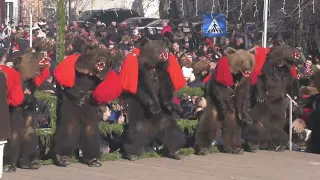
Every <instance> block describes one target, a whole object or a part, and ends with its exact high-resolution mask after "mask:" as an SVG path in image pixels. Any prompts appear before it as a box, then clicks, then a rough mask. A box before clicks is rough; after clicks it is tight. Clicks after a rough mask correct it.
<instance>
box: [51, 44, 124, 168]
mask: <svg viewBox="0 0 320 180" xmlns="http://www.w3.org/2000/svg"><path fill="white" fill-rule="evenodd" d="M82 42H83V43H84V41H82ZM78 46H79V47H78V48H77V49H76V51H77V52H80V51H82V50H83V48H84V44H82V45H81V44H80V45H78ZM111 59H112V58H111V55H110V53H109V52H107V51H105V50H101V49H98V48H95V49H93V50H87V51H85V52H84V53H82V54H79V53H76V54H72V55H70V56H67V57H66V59H64V60H63V61H62V62H61V63H60V64H59V65H58V66H57V68H56V69H55V71H54V77H55V79H56V81H57V82H58V84H59V85H60V86H62V87H63V89H62V92H61V97H60V98H61V108H60V111H61V112H60V113H61V119H60V120H59V122H57V130H56V134H55V140H54V144H55V148H54V151H55V152H56V157H57V161H58V163H59V165H61V166H67V165H69V164H70V160H71V157H72V155H73V153H74V151H75V150H76V148H77V145H78V144H80V149H81V150H82V152H83V159H82V160H83V161H84V162H85V163H87V164H88V165H89V166H90V167H100V166H101V163H100V162H99V161H98V158H99V157H100V155H101V154H100V131H99V121H100V117H99V116H98V111H99V105H100V104H107V103H109V102H110V101H112V100H114V99H116V98H117V97H118V96H120V94H121V91H122V89H121V86H120V78H119V76H118V74H117V73H116V72H114V71H112V70H111V66H112V60H111ZM79 139H80V142H79Z"/></svg>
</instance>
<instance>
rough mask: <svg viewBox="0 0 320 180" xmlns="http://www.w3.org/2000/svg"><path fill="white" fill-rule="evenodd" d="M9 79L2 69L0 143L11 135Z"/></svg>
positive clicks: (0, 73) (0, 75)
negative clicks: (8, 101) (8, 95)
mask: <svg viewBox="0 0 320 180" xmlns="http://www.w3.org/2000/svg"><path fill="white" fill-rule="evenodd" d="M7 90H8V88H7V79H6V75H5V74H4V72H3V71H2V69H1V67H0V107H1V111H0V114H1V117H0V124H1V128H0V141H6V140H7V139H9V137H10V134H11V129H10V115H9V106H8V103H7Z"/></svg>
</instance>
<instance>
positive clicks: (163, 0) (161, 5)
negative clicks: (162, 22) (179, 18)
mask: <svg viewBox="0 0 320 180" xmlns="http://www.w3.org/2000/svg"><path fill="white" fill-rule="evenodd" d="M165 3H166V0H159V17H160V19H167V18H168V14H167V10H166V9H164V7H165V6H164V5H165Z"/></svg>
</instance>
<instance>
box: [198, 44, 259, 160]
mask: <svg viewBox="0 0 320 180" xmlns="http://www.w3.org/2000/svg"><path fill="white" fill-rule="evenodd" d="M228 51H229V55H228V56H227V58H228V61H229V64H230V72H229V73H231V76H232V78H233V82H232V83H234V86H233V87H230V86H226V85H223V84H221V83H219V82H217V80H216V78H215V76H216V75H213V76H212V77H211V79H210V81H209V85H208V89H207V106H206V108H205V109H204V113H203V114H202V116H201V118H200V121H199V124H198V127H197V130H196V134H195V139H196V142H195V148H196V153H197V154H206V153H208V149H209V148H210V146H211V145H212V142H218V141H219V140H220V137H221V133H222V132H223V137H224V147H223V150H224V151H225V152H227V153H240V152H242V149H241V124H242V123H243V122H250V121H251V119H250V117H249V115H248V114H247V101H248V100H249V96H250V78H249V77H244V76H242V72H245V71H250V72H251V71H252V70H253V66H254V64H255V63H254V56H253V54H252V53H250V52H248V51H244V50H237V51H236V50H233V49H228ZM217 68H219V65H217ZM216 71H221V70H220V69H217V70H216Z"/></svg>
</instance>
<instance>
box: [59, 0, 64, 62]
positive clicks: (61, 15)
mask: <svg viewBox="0 0 320 180" xmlns="http://www.w3.org/2000/svg"><path fill="white" fill-rule="evenodd" d="M64 4H65V3H64V0H58V1H57V62H58V63H60V62H61V61H62V60H63V59H64V49H65V48H64V47H65V46H64V31H65V30H64V26H65V20H66V19H65V18H66V16H65V6H64Z"/></svg>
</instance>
